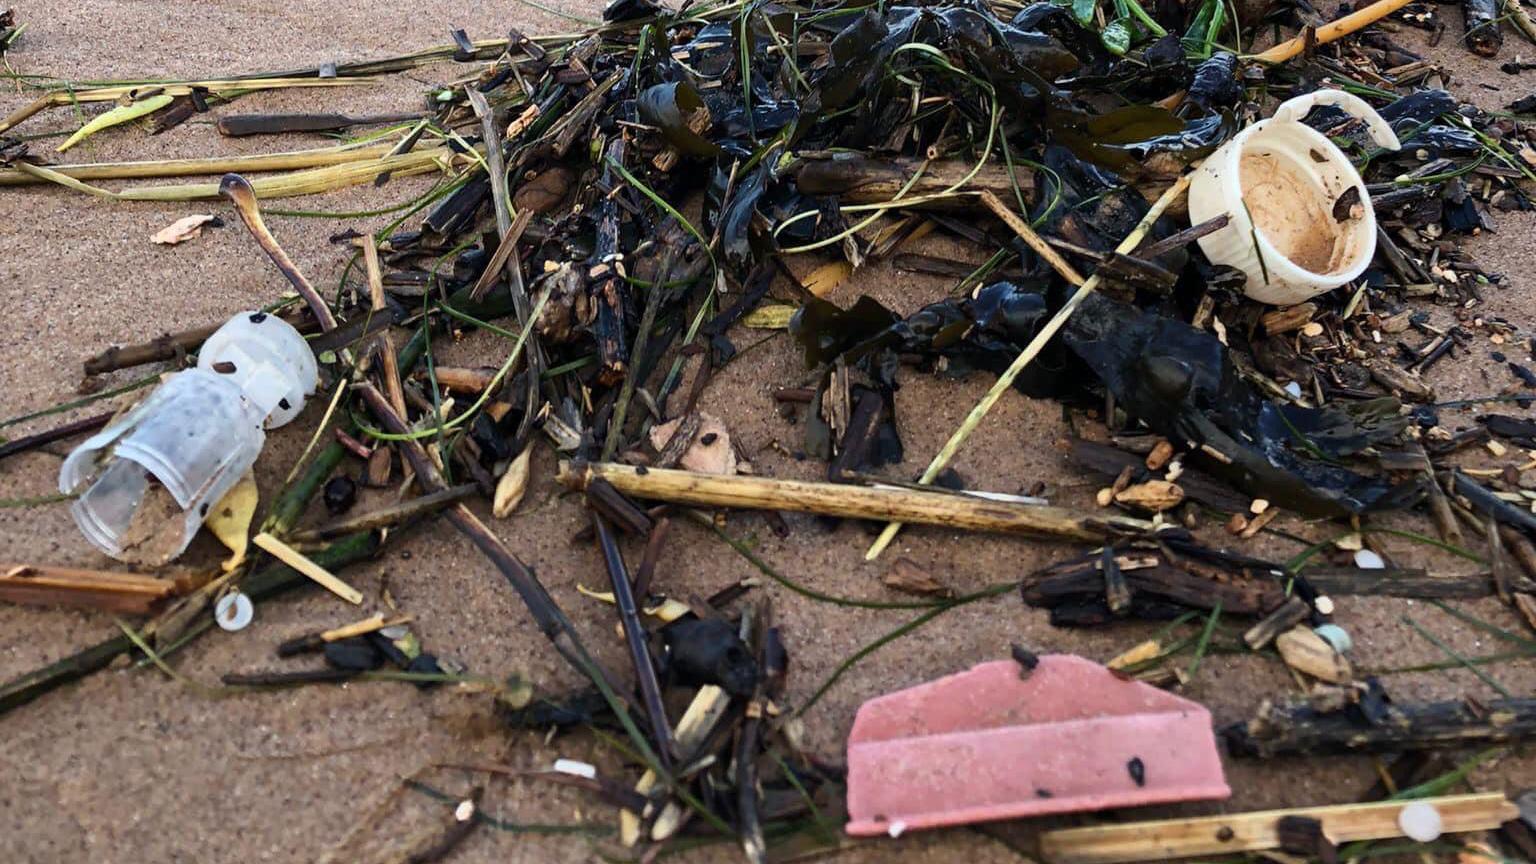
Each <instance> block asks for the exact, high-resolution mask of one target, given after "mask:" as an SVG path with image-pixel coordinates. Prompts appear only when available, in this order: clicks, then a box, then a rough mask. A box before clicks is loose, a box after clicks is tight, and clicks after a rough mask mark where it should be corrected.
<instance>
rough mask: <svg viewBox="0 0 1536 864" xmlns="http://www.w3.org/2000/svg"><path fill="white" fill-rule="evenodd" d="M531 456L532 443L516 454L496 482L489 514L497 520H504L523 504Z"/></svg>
mask: <svg viewBox="0 0 1536 864" xmlns="http://www.w3.org/2000/svg"><path fill="white" fill-rule="evenodd" d="M532 455H533V442H532V441H530V442H528V446H527V447H524V448H523V452H521V453H519V454H517V458H516V459H513V460H512V464H511V465H508V466H507V473H505V474H503V475H501V479H500V480H498V481H497V482H496V497H495V498H494V499H493V500H492V502H491V514H492V515H494V516H495V517H496V518H497V519H505V518H507V517H508V516H511V515H512V511H513V510H516V509H517V505H519V504H521V503H522V502H523V495H524V494H525V493H527V491H528V462H529V461H530V460H529V457H531V456H532Z"/></svg>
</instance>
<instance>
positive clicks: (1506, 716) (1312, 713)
mask: <svg viewBox="0 0 1536 864" xmlns="http://www.w3.org/2000/svg"><path fill="white" fill-rule="evenodd" d="M1222 736H1223V737H1224V738H1226V741H1227V750H1228V751H1229V752H1230V753H1231V754H1232V755H1233V756H1247V757H1256V758H1261V759H1267V758H1270V757H1272V756H1281V755H1286V754H1293V753H1306V754H1328V753H1396V752H1400V751H1403V750H1424V749H1429V748H1434V747H1463V746H1480V745H1486V744H1494V743H1501V742H1505V741H1519V740H1523V739H1527V738H1530V737H1532V736H1536V699H1496V700H1494V701H1491V702H1488V703H1486V704H1482V705H1477V706H1474V705H1472V704H1470V703H1468V702H1466V701H1463V700H1457V701H1450V702H1421V703H1404V704H1392V705H1388V706H1387V718H1386V720H1385V721H1384V722H1382V723H1377V724H1375V725H1367V724H1365V723H1363V722H1361V721H1360V720H1358V719H1357V718H1356V717H1354V716H1353V714H1352V712H1349V711H1329V712H1323V711H1319V710H1317V709H1315V708H1313V707H1311V706H1310V705H1307V704H1305V703H1298V704H1295V705H1287V706H1275V705H1266V706H1264V708H1262V709H1260V713H1259V715H1258V716H1257V717H1255V718H1254V719H1252V720H1245V721H1243V722H1241V723H1234V724H1232V725H1231V726H1228V727H1227V728H1225V729H1223V730H1222Z"/></svg>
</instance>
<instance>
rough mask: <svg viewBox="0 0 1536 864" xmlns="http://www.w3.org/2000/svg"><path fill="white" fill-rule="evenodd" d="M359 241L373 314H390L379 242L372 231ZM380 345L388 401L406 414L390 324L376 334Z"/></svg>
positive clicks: (401, 413) (383, 315)
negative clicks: (386, 299)
mask: <svg viewBox="0 0 1536 864" xmlns="http://www.w3.org/2000/svg"><path fill="white" fill-rule="evenodd" d="M360 245H361V246H362V247H363V267H364V269H365V270H366V271H367V273H368V301H369V304H370V307H371V309H372V314H373V315H378V316H381V317H383V318H384V319H385V320H388V318H389V305H388V304H387V303H386V302H385V300H384V271H383V269H382V268H381V267H380V266H379V244H378V241H376V240H374V239H373V235H372V234H364V235H363V237H362V240H361V241H360ZM374 339H375V340H376V342H375V344H376V345H377V346H378V351H379V362H380V363H382V364H384V367H383V369H382V370H381V372H380V374H381V375H382V376H383V378H384V392H385V393H386V394H387V395H388V396H389V404H391V405H393V406H395V411H397V412H399V414H400V416H401V417H404V416H405V391H404V390H403V389H402V387H401V384H400V366H399V361H398V358H397V357H396V356H395V343H394V340H392V339H390V338H389V328H388V327H387V326H386V327H385V328H384V329H382V330H380V331H379V333H378V335H377V336H375V337H374Z"/></svg>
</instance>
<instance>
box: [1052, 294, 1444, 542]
mask: <svg viewBox="0 0 1536 864" xmlns="http://www.w3.org/2000/svg"><path fill="white" fill-rule="evenodd" d="M1066 342H1067V344H1068V345H1069V346H1070V347H1071V348H1072V350H1073V352H1074V353H1075V354H1076V355H1077V356H1078V357H1079V358H1080V359H1081V360H1082V361H1083V362H1085V363H1086V364H1087V365H1088V366H1089V368H1091V369H1092V370H1093V373H1094V374H1095V375H1096V376H1097V377H1098V379H1099V380H1100V381H1101V382H1102V383H1103V385H1104V387H1105V389H1107V390H1108V391H1109V392H1110V393H1111V394H1113V395H1114V397H1115V400H1116V402H1117V403H1118V404H1120V405H1121V406H1123V407H1124V408H1125V410H1126V411H1127V412H1128V413H1129V414H1130V415H1131V416H1132V417H1134V418H1136V419H1139V420H1141V421H1142V422H1144V423H1146V424H1147V425H1148V426H1149V427H1150V428H1152V429H1153V430H1154V431H1156V432H1158V433H1159V434H1161V435H1165V436H1167V437H1168V438H1170V439H1171V440H1175V441H1181V442H1188V445H1189V446H1190V447H1191V448H1193V449H1194V450H1195V452H1194V454H1193V455H1195V456H1196V458H1197V461H1198V463H1199V464H1200V466H1201V468H1202V469H1203V470H1205V471H1207V472H1209V473H1211V474H1213V475H1216V476H1218V477H1221V478H1222V479H1224V480H1226V481H1227V482H1229V483H1231V484H1232V485H1234V486H1235V487H1237V488H1238V489H1241V490H1243V491H1245V492H1248V493H1249V494H1252V495H1254V496H1255V497H1262V498H1264V499H1266V500H1269V501H1271V502H1274V503H1276V504H1280V505H1281V506H1284V507H1288V508H1291V509H1294V510H1296V511H1298V512H1301V513H1306V514H1310V515H1318V516H1340V515H1348V514H1352V513H1361V512H1366V511H1369V510H1376V509H1391V508H1394V507H1400V506H1403V505H1404V504H1406V503H1408V498H1409V497H1411V490H1412V489H1413V488H1416V487H1417V482H1416V481H1411V482H1410V486H1409V488H1408V489H1396V488H1394V487H1393V486H1392V485H1391V484H1389V483H1387V482H1386V481H1384V480H1382V479H1379V478H1376V477H1371V476H1367V475H1363V474H1359V473H1357V472H1355V471H1353V470H1350V469H1348V468H1345V467H1343V466H1342V465H1341V464H1340V463H1339V461H1338V460H1339V459H1340V458H1341V457H1343V456H1346V455H1349V454H1351V453H1354V452H1358V451H1359V449H1360V448H1362V447H1364V446H1366V445H1368V444H1373V443H1385V442H1387V441H1390V440H1393V439H1394V438H1395V437H1396V436H1397V435H1398V434H1399V433H1400V432H1401V431H1402V429H1403V428H1405V425H1406V421H1403V420H1400V421H1398V422H1378V423H1376V424H1374V425H1371V426H1366V425H1362V424H1360V423H1358V422H1356V421H1355V420H1354V419H1353V418H1351V417H1349V416H1348V415H1347V414H1345V413H1344V412H1343V411H1342V410H1340V409H1338V408H1331V407H1330V408H1321V409H1311V408H1300V407H1297V406H1293V405H1281V404H1276V403H1274V402H1271V401H1269V400H1267V399H1264V398H1263V397H1261V396H1260V395H1259V394H1258V392H1257V391H1256V390H1255V389H1254V388H1253V387H1252V386H1251V385H1249V384H1247V383H1246V382H1244V381H1243V380H1242V379H1241V378H1240V377H1239V375H1238V372H1237V370H1236V367H1234V366H1233V364H1232V362H1231V361H1230V359H1229V358H1228V351H1227V348H1226V346H1224V345H1222V344H1221V342H1220V340H1218V339H1217V338H1216V337H1215V336H1212V335H1209V334H1207V333H1204V332H1201V331H1199V330H1196V329H1194V328H1193V327H1190V326H1189V325H1188V324H1185V323H1183V322H1182V321H1178V320H1175V319H1172V318H1168V317H1164V316H1160V315H1156V314H1152V313H1148V312H1144V311H1142V310H1140V309H1137V308H1135V307H1133V306H1130V305H1128V304H1125V303H1121V302H1119V301H1116V300H1112V299H1109V298H1105V297H1090V298H1089V299H1088V300H1087V301H1086V302H1084V304H1083V306H1082V308H1081V310H1080V311H1079V312H1078V314H1077V316H1075V317H1074V319H1073V320H1072V322H1071V323H1070V324H1069V325H1068V329H1067V333H1066Z"/></svg>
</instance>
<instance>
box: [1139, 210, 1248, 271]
mask: <svg viewBox="0 0 1536 864" xmlns="http://www.w3.org/2000/svg"><path fill="white" fill-rule="evenodd" d="M1231 221H1232V214H1231V213H1223V214H1221V215H1220V216H1213V217H1211V218H1210V219H1207V220H1205V221H1204V222H1201V223H1200V224H1199V225H1191V226H1189V227H1188V228H1185V229H1184V230H1183V231H1176V232H1174V233H1172V234H1169V235H1168V236H1167V237H1164V238H1163V239H1161V240H1154V241H1153V242H1151V243H1148V244H1147V245H1145V246H1141V247H1139V248H1137V249H1136V250H1135V252H1136V257H1137V258H1141V259H1143V260H1147V259H1151V258H1156V257H1157V256H1159V255H1161V254H1163V253H1164V252H1172V251H1173V250H1175V249H1177V248H1179V247H1180V246H1184V245H1187V244H1189V243H1193V242H1194V241H1196V240H1199V239H1200V238H1201V237H1204V236H1205V235H1207V234H1214V233H1216V232H1217V231H1220V230H1221V229H1223V228H1225V227H1227V223H1228V222H1231Z"/></svg>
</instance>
